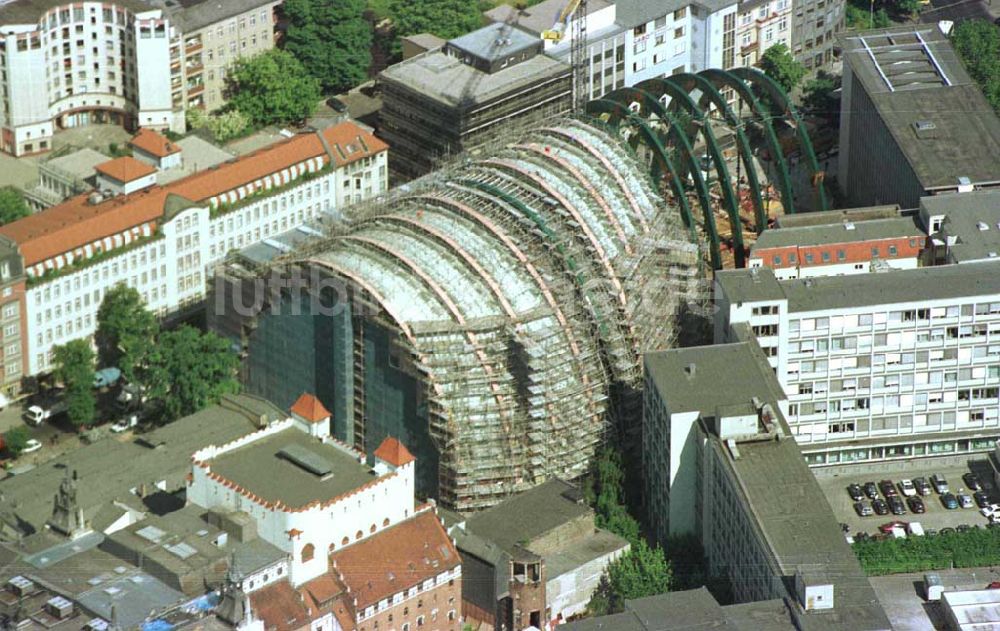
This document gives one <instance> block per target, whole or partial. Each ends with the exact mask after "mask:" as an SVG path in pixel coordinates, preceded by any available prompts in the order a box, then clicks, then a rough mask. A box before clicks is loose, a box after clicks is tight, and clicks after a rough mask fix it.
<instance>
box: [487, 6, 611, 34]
mask: <svg viewBox="0 0 1000 631" xmlns="http://www.w3.org/2000/svg"><path fill="white" fill-rule="evenodd" d="M611 4H612V3H611V2H608V1H607V0H590V1H589V2H588V3H587V11H588V15H589V14H590V13H596V12H597V11H600V10H602V9H606V8H608V7H609V6H611ZM565 6H566V2H565V0H545V1H544V2H539V3H538V4H536V5H534V6H530V7H527V8H525V9H524V10H523V11H518V10H517V9H516V8H514V7H513V6H511V5H509V4H501V5H498V6H496V7H495V8H493V9H490V10H489V11H487V12H486V14H485V15H486V17H488V18H489V19H491V20H493V21H494V22H503V23H506V22H508V21H509V22H512V23H513V24H515V25H517V27H518V28H520V29H522V30H524V31H527V32H528V33H531V34H533V35H541V33H542V31H547V30H549V29H550V28H552V26H553V25H555V22H556V20H557V19H558V18H559V13H560V12H561V11H562V10H563V7H565ZM513 14H517V15H513Z"/></svg>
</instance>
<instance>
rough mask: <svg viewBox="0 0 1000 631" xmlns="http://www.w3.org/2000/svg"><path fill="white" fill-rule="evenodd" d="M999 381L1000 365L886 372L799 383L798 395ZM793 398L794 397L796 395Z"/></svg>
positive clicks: (797, 386)
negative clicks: (986, 380)
mask: <svg viewBox="0 0 1000 631" xmlns="http://www.w3.org/2000/svg"><path fill="white" fill-rule="evenodd" d="M987 378H989V379H996V378H1000V366H973V367H970V368H960V369H958V370H948V371H934V372H925V373H887V374H884V375H874V376H871V377H845V378H843V379H831V380H830V381H829V382H827V381H826V380H825V379H824V380H820V381H805V382H801V383H799V384H796V394H799V395H803V394H813V395H815V394H824V393H827V392H829V393H831V394H834V393H842V392H856V391H858V390H861V391H865V390H869V389H871V390H881V389H884V388H899V387H903V388H912V387H914V386H924V385H928V386H942V385H955V386H957V385H958V384H960V383H963V384H964V383H967V382H969V381H974V380H979V379H987ZM793 396H794V395H793Z"/></svg>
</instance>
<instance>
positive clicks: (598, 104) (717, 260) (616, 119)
mask: <svg viewBox="0 0 1000 631" xmlns="http://www.w3.org/2000/svg"><path fill="white" fill-rule="evenodd" d="M630 90H632V91H633V96H634V97H636V98H638V99H639V100H640V101H641V102H642V103H645V104H646V105H647V107H655V106H660V103H659V101H657V100H656V99H655V98H653V96H652V95H650V94H648V93H644V92H643V91H642V90H635V89H634V88H630ZM661 107H662V106H661ZM587 113H588V114H591V115H599V114H608V115H609V116H610V120H609V121H608V122H609V124H610V125H611V126H612V127H614V128H617V127H618V125H619V123H620V122H621V121H623V120H624V121H626V122H627V123H628V124H629V125H630V126H631V127H632V128H633V129H635V130H636V132H637V136H636V138H639V139H641V140H642V141H643V144H645V145H646V147H647V148H648V149H649V150H650V151H652V153H653V157H654V160H653V167H652V169H653V176H654V179H655V177H656V175H657V174H658V173H669V174H670V178H669V179H670V187H671V188H672V189H673V191H674V196H675V197H676V198H677V199H678V203H679V204H680V207H681V217H682V219H683V220H684V223H686V224H687V225H688V227H689V230H690V231H691V234H692V237H693V238H695V239H697V233H696V232H695V229H694V221H693V218H692V215H691V208H690V206H689V204H688V201H687V196H686V193H685V190H684V184H683V182H681V180H680V177H679V175H678V174H679V173H680V171H679V170H678V169H677V168H675V166H674V163H673V160H672V159H671V158H670V154H669V152H668V151H667V149H666V147H665V146H664V145H663V142H662V141H661V140H660V137H659V135H658V134H657V132H656V131H654V130H653V129H652V128H651V127H650V126H649V125H648V124H647V123H646V121H645V120H643V119H642V118H640V117H638V116H635V114H634V113H633V112H632V111H631V110H630V109H629V107H628V105H627V104H626V103H622V102H620V101H611V100H607V99H598V100H596V101H591V102H590V103H588V104H587ZM664 114H665V117H664V118H663V119H662V120H663V121H664V122H666V123H667V124H668V125H669V133H670V135H671V136H672V137H673V139H674V140H675V142H677V143H678V144H680V145H681V147H682V149H683V151H682V155H685V156H687V168H688V172H689V173H690V174H691V178H692V180H694V183H695V191H696V192H697V194H698V200H699V202H700V203H701V208H702V214H703V215H704V218H705V230H706V232H707V233H708V239H709V251H710V254H711V257H712V268H713V269H722V253H721V247H720V244H719V232H718V229H717V228H716V225H715V214H714V213H713V212H712V205H711V197H710V196H709V193H708V186H706V184H705V180H704V178H702V176H701V171H700V170H699V169H698V168H697V166H696V165H695V162H694V158H693V153H694V149H693V148H692V147H691V143H690V142H689V141H688V139H687V135H686V134H685V132H684V131H683V130H682V129H681V128H680V125H679V123H678V122H677V120H676V119H675V118H674V117H673V116H672V115H670V114H669V113H666V112H664Z"/></svg>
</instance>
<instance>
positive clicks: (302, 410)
mask: <svg viewBox="0 0 1000 631" xmlns="http://www.w3.org/2000/svg"><path fill="white" fill-rule="evenodd" d="M292 414H296V415H298V416H301V417H302V418H304V419H305V420H307V421H309V422H310V423H319V422H320V421H325V420H326V419H328V418H330V412H329V411H328V410H327V409H326V408H325V407H323V404H322V403H321V402H320V400H319V399H317V398H316V397H315V396H313V395H311V394H309V393H308V392H303V393H302V396H300V397H299V398H298V400H297V401H296V402H295V403H294V404H293V405H292Z"/></svg>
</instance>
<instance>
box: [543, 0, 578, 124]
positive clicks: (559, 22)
mask: <svg viewBox="0 0 1000 631" xmlns="http://www.w3.org/2000/svg"><path fill="white" fill-rule="evenodd" d="M587 13H588V11H587V0H569V1H568V2H567V3H566V5H565V6H564V7H563V9H562V11H560V12H559V17H557V18H556V21H555V24H553V25H552V28H550V29H549V30H547V31H543V32H542V39H544V40H546V41H550V42H555V43H559V42H561V41H562V40H563V37H565V34H566V29H567V28H568V27H569V26H570V24H569V22H570V20H572V29H573V30H572V34H571V41H570V47H571V48H570V55H569V59H570V62H569V63H570V68H571V71H572V73H573V111H575V112H582V111H583V110H584V108H585V107H586V106H587V101H589V100H590V93H589V90H588V89H587V83H588V81H587V79H588V76H589V74H590V73H589V72H588V71H587Z"/></svg>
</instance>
